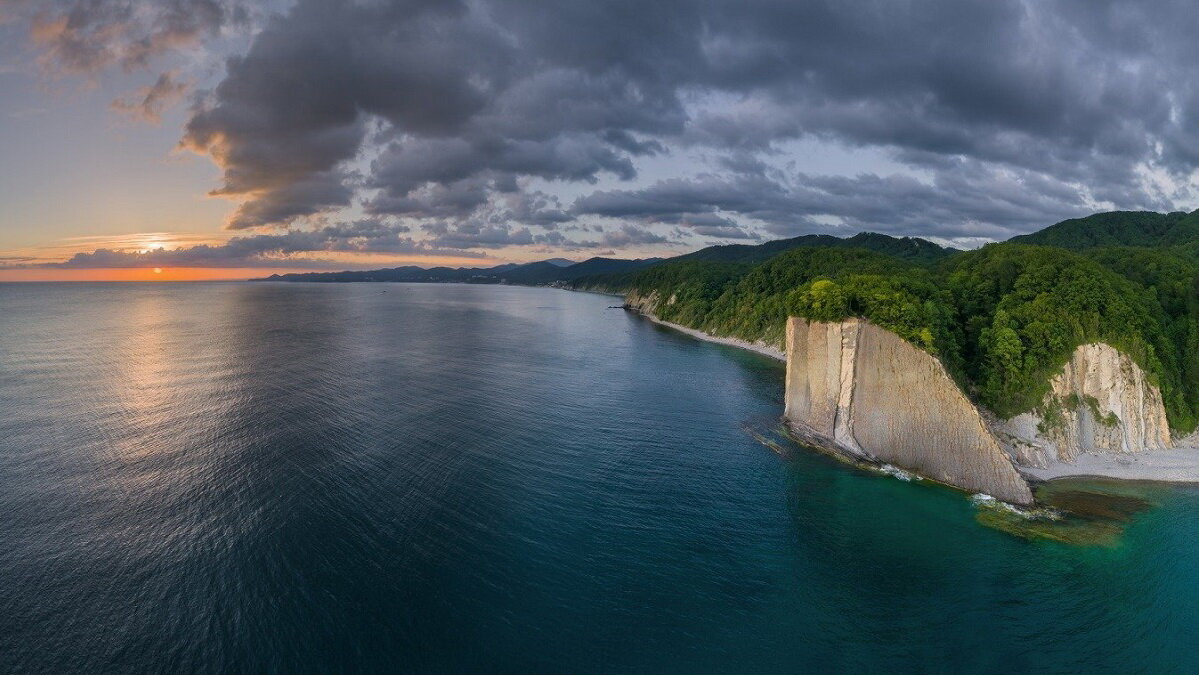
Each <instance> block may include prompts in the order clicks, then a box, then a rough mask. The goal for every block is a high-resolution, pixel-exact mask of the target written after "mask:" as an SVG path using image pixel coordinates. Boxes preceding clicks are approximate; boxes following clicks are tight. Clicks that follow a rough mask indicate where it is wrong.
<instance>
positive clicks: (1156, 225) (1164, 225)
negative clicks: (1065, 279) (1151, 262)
mask: <svg viewBox="0 0 1199 675" xmlns="http://www.w3.org/2000/svg"><path fill="white" fill-rule="evenodd" d="M1010 241H1012V242H1014V243H1021V244H1038V245H1041V246H1057V247H1059V248H1068V249H1074V250H1082V249H1088V248H1097V247H1102V246H1141V247H1163V246H1176V245H1179V244H1185V243H1187V242H1194V241H1199V211H1194V212H1191V213H1183V212H1181V211H1176V212H1174V213H1154V212H1152V211H1110V212H1108V213H1096V214H1094V215H1091V216H1087V217H1085V218H1072V219H1070V220H1063V221H1062V222H1060V223H1057V224H1056V225H1050V226H1049V227H1047V228H1045V229H1043V230H1041V231H1039V232H1034V233H1032V234H1025V235H1020V236H1018V237H1013V238H1012V239H1011V240H1010Z"/></svg>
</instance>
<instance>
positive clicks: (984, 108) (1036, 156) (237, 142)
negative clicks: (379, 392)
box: [0, 0, 1199, 251]
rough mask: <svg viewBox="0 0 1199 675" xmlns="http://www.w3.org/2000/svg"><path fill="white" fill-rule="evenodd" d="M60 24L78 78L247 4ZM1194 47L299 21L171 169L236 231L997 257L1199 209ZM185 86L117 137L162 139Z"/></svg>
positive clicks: (642, 21) (139, 105)
mask: <svg viewBox="0 0 1199 675" xmlns="http://www.w3.org/2000/svg"><path fill="white" fill-rule="evenodd" d="M0 1H4V2H8V3H12V2H14V0H0ZM51 7H52V8H53V9H51V10H48V11H46V12H44V13H43V14H42V15H39V16H40V18H38V19H37V20H36V21H35V23H34V29H35V33H34V34H35V36H37V37H38V40H39V41H41V42H42V44H43V46H44V47H45V49H46V57H45V58H48V59H51V60H53V61H54V62H56V63H59V64H61V65H62V66H63V67H66V68H69V69H74V70H79V71H86V70H89V69H94V68H97V67H102V66H105V65H114V64H115V65H120V66H124V67H129V66H131V65H136V64H140V63H143V62H145V60H146V59H147V58H149V57H150V56H152V55H153V54H155V53H157V52H158V51H161V50H163V49H166V48H169V47H170V45H172V44H175V43H181V42H187V41H192V40H199V39H204V37H205V36H208V35H211V34H213V33H214V32H215V31H218V30H220V27H221V26H222V25H226V24H228V23H230V22H237V21H242V20H244V18H243V17H244V9H243V8H241V6H240V4H239V3H237V2H234V1H233V0H192V1H187V0H158V1H157V2H143V3H132V2H98V1H94V0H93V1H82V0H81V1H77V2H73V3H72V2H58V3H54V4H52V5H51ZM1196 34H1199V13H1196V12H1195V11H1194V10H1193V6H1192V5H1191V4H1190V3H1189V2H1186V1H1184V0H1162V1H1160V2H1153V3H1143V2H1138V1H1136V0H1100V1H1095V0H1047V1H1046V2H1037V3H1030V2H1025V1H1023V0H911V1H910V2H904V3H892V2H881V1H880V2H866V3H845V2H838V1H835V0H805V1H803V2H795V1H794V0H763V1H753V0H749V1H747V0H727V1H717V0H708V1H704V0H694V1H682V0H657V1H655V2H644V1H643V0H637V1H634V0H612V1H610V2H603V3H596V2H591V1H585V0H562V1H561V2H553V3H530V2H526V1H524V0H471V1H469V2H468V1H459V0H397V1H389V2H382V1H373V0H372V1H367V0H358V1H351V0H298V1H297V2H296V3H295V4H294V5H292V6H291V7H290V8H288V9H287V11H285V12H282V13H280V14H278V15H277V16H275V17H273V18H272V19H270V20H269V21H266V22H265V23H264V24H263V27H262V29H261V30H260V31H259V32H258V33H257V34H256V35H255V37H254V38H253V41H252V43H251V44H250V46H249V48H248V50H247V51H245V53H242V54H235V55H233V56H231V57H230V58H229V59H228V61H227V64H226V70H225V74H224V76H223V77H222V78H221V79H220V81H219V82H218V83H217V84H216V86H215V87H214V88H213V89H212V90H211V91H209V92H207V93H206V94H205V95H204V96H203V97H202V99H201V100H200V102H199V103H198V104H197V105H196V107H195V109H194V110H193V113H192V115H191V117H190V119H189V121H188V122H187V124H186V128H185V130H184V134H183V139H182V142H181V143H182V145H183V146H184V147H186V148H189V149H191V150H193V151H195V152H197V153H200V154H202V155H206V156H208V157H210V158H211V159H212V160H213V161H214V162H215V163H216V164H217V165H218V166H219V167H220V170H221V183H220V185H219V186H218V187H217V188H216V189H215V190H214V191H213V193H212V194H214V195H217V196H221V197H226V198H230V199H232V200H234V201H235V202H236V203H237V206H236V207H235V209H234V212H233V213H232V215H231V217H230V218H229V220H228V222H227V224H226V226H227V227H228V228H230V229H235V230H245V229H249V228H264V227H265V228H271V227H274V228H289V227H290V228H295V227H313V226H319V224H320V223H321V222H324V219H326V218H329V217H335V216H338V215H340V214H343V213H345V212H346V211H347V210H356V211H358V212H362V213H365V214H366V215H367V216H368V217H370V218H373V219H392V220H389V221H388V222H392V221H394V222H403V223H405V224H407V226H408V227H410V228H411V235H410V236H411V237H412V241H413V242H420V243H421V245H425V246H430V247H434V248H437V249H443V248H444V249H454V250H459V251H461V250H475V251H479V250H486V249H497V248H504V247H510V246H534V247H561V248H569V247H575V248H586V247H608V248H621V247H629V248H631V247H637V246H642V247H644V246H655V245H660V244H664V243H674V244H702V243H710V242H711V241H713V240H734V239H754V238H760V237H764V236H779V235H794V234H798V233H801V232H811V231H834V232H845V233H849V232H853V231H858V230H864V229H870V230H877V231H883V232H890V233H895V234H907V235H923V236H936V237H942V238H947V239H956V240H959V241H978V240H983V239H1002V238H1006V237H1008V236H1011V235H1013V234H1017V233H1020V232H1024V231H1029V230H1032V229H1036V228H1039V227H1043V226H1045V225H1047V224H1050V223H1052V222H1054V221H1056V220H1059V219H1062V218H1066V217H1070V216H1075V215H1080V214H1084V213H1086V212H1089V211H1092V210H1099V209H1105V208H1122V209H1157V210H1170V209H1174V208H1183V207H1189V208H1193V207H1194V206H1195V188H1196V186H1197V175H1199V174H1197V173H1196V166H1199V78H1195V77H1194V76H1193V73H1194V72H1196V67H1197V66H1199V50H1197V49H1194V45H1193V41H1194V36H1195V35H1196ZM109 37H113V38H115V39H108V38H109ZM179 86H181V85H179V83H178V81H176V80H173V79H168V80H166V81H163V80H160V81H159V83H158V84H156V85H155V86H153V87H150V88H147V90H145V91H144V92H142V93H141V94H142V96H141V98H140V99H131V100H129V101H127V104H126V105H127V108H128V109H130V110H133V111H136V112H138V113H139V114H141V115H143V116H146V117H149V118H153V116H154V115H155V105H156V104H157V102H159V101H161V100H162V98H163V97H165V96H174V95H177V93H176V92H178V91H179V89H178V87H179ZM812 149H815V151H812ZM821 153H831V154H832V155H839V156H852V155H853V154H854V153H864V155H863V156H865V157H868V158H872V159H869V160H868V161H866V162H865V163H864V164H863V165H862V166H858V167H852V168H850V169H846V168H845V167H844V166H837V167H834V166H832V165H833V164H837V162H831V161H825V160H823V159H822V157H821ZM841 164H844V162H841ZM297 231H299V230H295V229H292V230H290V231H289V232H292V233H294V232H297ZM286 236H291V234H288V235H286Z"/></svg>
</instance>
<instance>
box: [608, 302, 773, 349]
mask: <svg viewBox="0 0 1199 675" xmlns="http://www.w3.org/2000/svg"><path fill="white" fill-rule="evenodd" d="M625 310H626V311H629V312H633V313H634V314H636V315H638V316H641V317H644V318H646V319H649V320H650V321H652V322H654V323H656V324H658V325H659V326H666V327H667V328H673V329H674V330H677V331H679V332H680V333H686V334H687V335H690V336H691V337H693V338H696V339H699V340H703V341H704V342H715V343H716V344H718V345H724V346H726V347H737V348H738V349H747V350H749V351H751V352H757V353H758V354H761V355H762V356H769V357H770V358H772V359H775V360H778V361H782V362H784V363H786V361H787V354H786V353H785V352H784V351H783V350H781V349H778V348H775V347H771V346H769V345H764V344H760V343H756V342H749V341H747V340H740V339H737V338H727V337H717V336H715V335H709V334H707V333H705V332H703V331H702V330H696V329H694V328H688V327H686V326H682V325H679V324H677V323H672V322H670V321H663V320H662V319H659V318H658V317H656V316H654V315H652V314H646V313H645V312H642V311H639V310H637V309H635V308H632V307H629V306H627V305H626V306H625Z"/></svg>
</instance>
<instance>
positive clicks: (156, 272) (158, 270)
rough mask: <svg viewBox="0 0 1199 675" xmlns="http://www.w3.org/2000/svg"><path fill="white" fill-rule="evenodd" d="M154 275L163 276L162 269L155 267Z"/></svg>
mask: <svg viewBox="0 0 1199 675" xmlns="http://www.w3.org/2000/svg"><path fill="white" fill-rule="evenodd" d="M154 273H155V274H162V268H161V267H155V268H154Z"/></svg>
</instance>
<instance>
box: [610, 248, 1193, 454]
mask: <svg viewBox="0 0 1199 675" xmlns="http://www.w3.org/2000/svg"><path fill="white" fill-rule="evenodd" d="M1196 274H1197V268H1196V265H1195V263H1194V262H1193V261H1192V259H1191V258H1188V257H1187V256H1186V255H1183V254H1180V253H1178V252H1177V251H1174V250H1172V249H1161V250H1159V249H1148V248H1140V249H1127V248H1125V249H1117V248H1105V249H1095V250H1093V251H1089V252H1086V253H1082V252H1074V251H1068V250H1063V249H1061V248H1055V247H1046V246H1029V245H1025V244H1018V243H1000V244H991V245H988V246H986V247H983V248H982V249H979V250H976V251H968V252H962V253H958V254H956V255H953V256H950V257H946V258H944V259H942V260H940V261H938V262H936V263H933V264H924V263H918V262H913V261H911V260H903V259H900V258H897V257H895V256H890V255H886V254H884V253H879V252H876V251H868V250H865V249H853V248H839V247H838V248H817V247H801V248H795V249H791V250H788V251H785V252H783V253H782V254H779V255H777V256H775V257H773V258H771V259H770V260H768V261H766V262H764V263H761V264H757V265H753V264H748V263H727V262H708V261H703V260H680V261H669V262H666V263H662V264H659V265H656V266H653V267H650V268H647V269H645V270H642V271H640V272H637V273H635V274H632V275H629V276H627V277H625V278H624V279H623V280H622V281H621V287H622V289H623V290H625V291H626V292H628V293H630V294H632V295H634V296H636V297H637V298H641V299H643V301H644V299H646V298H651V299H652V300H651V304H652V307H651V309H652V310H653V311H654V312H655V313H656V314H657V315H658V316H659V317H661V318H662V319H665V320H667V321H673V322H676V323H680V324H683V325H686V326H690V327H693V328H698V329H701V330H704V331H707V332H709V333H712V334H714V335H721V336H730V337H738V338H742V339H747V340H764V341H766V342H769V343H773V344H776V345H781V343H782V340H783V332H784V327H785V322H786V318H787V317H788V316H804V317H808V318H811V319H814V320H824V321H836V320H840V319H843V318H846V317H850V316H860V317H864V318H866V319H869V320H870V321H872V322H874V323H876V324H878V325H881V326H883V327H885V328H888V329H890V330H892V331H894V332H896V333H898V334H899V335H901V336H902V337H904V338H905V339H907V340H908V341H910V342H912V343H913V344H916V345H918V346H920V347H921V348H923V349H925V350H927V351H929V352H931V353H933V354H935V355H937V356H938V357H939V358H940V359H941V361H942V362H943V363H944V364H945V365H946V367H947V368H948V369H949V370H950V372H951V373H953V375H954V376H955V378H957V379H958V380H959V382H961V383H962V385H963V386H964V387H965V389H966V390H967V391H968V392H970V393H971V395H972V396H974V397H975V398H976V399H977V400H978V401H979V402H981V403H982V404H984V405H986V406H987V407H988V408H990V409H991V410H994V411H995V412H997V413H999V414H1001V415H1004V416H1010V415H1013V414H1016V413H1019V412H1023V411H1027V410H1030V409H1032V408H1033V407H1035V406H1036V405H1038V404H1039V402H1040V401H1041V400H1042V397H1043V396H1044V394H1045V393H1046V392H1047V391H1048V382H1049V379H1050V377H1052V375H1053V374H1054V373H1056V372H1058V371H1059V370H1060V369H1061V367H1062V366H1063V365H1064V364H1065V363H1066V362H1067V361H1068V360H1069V359H1070V356H1071V354H1072V353H1073V351H1074V349H1075V348H1076V347H1077V346H1078V345H1081V344H1086V343H1089V342H1096V341H1101V342H1106V343H1109V344H1111V345H1113V346H1115V347H1117V348H1119V349H1121V350H1123V351H1125V352H1127V353H1128V354H1129V355H1131V356H1132V357H1133V359H1134V360H1136V362H1137V363H1138V364H1140V365H1141V367H1142V368H1144V369H1145V371H1146V372H1147V373H1149V375H1150V377H1151V378H1153V379H1154V381H1155V382H1156V383H1157V384H1158V385H1159V386H1160V388H1161V391H1162V395H1163V398H1164V400H1165V404H1166V411H1167V415H1168V416H1169V418H1170V423H1171V426H1172V427H1174V428H1175V429H1176V430H1179V431H1184V432H1189V431H1190V430H1192V429H1194V427H1195V422H1196V411H1199V282H1197V281H1196Z"/></svg>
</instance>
